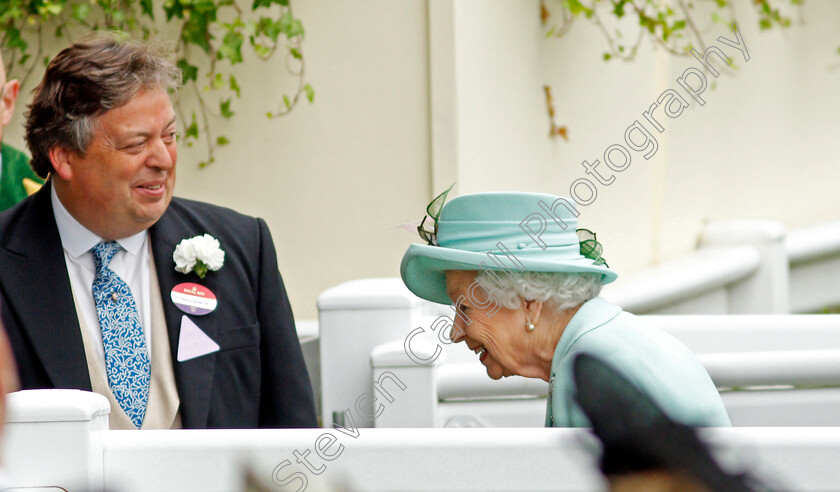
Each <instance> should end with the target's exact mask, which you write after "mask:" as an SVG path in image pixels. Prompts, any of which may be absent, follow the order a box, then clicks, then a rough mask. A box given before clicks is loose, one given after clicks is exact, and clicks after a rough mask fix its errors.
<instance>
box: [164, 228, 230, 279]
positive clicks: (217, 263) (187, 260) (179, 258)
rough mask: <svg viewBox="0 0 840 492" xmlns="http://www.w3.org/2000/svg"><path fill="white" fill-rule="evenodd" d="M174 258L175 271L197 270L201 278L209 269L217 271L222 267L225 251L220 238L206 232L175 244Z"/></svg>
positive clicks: (187, 271)
mask: <svg viewBox="0 0 840 492" xmlns="http://www.w3.org/2000/svg"><path fill="white" fill-rule="evenodd" d="M172 259H173V260H175V271H178V272H181V273H190V272H195V273H196V275H198V276H199V277H200V278H204V276H205V275H207V272H208V271H210V270H212V271H214V272H215V271H216V270H218V269H219V268H222V265H224V263H225V252H224V251H223V250H222V248H221V246H220V245H219V240H218V239H216V238H214V237H213V236H211V235H210V234H205V235H203V236H195V237H191V238H189V239H183V240H181V242H180V243H178V246H175V252H174V253H172Z"/></svg>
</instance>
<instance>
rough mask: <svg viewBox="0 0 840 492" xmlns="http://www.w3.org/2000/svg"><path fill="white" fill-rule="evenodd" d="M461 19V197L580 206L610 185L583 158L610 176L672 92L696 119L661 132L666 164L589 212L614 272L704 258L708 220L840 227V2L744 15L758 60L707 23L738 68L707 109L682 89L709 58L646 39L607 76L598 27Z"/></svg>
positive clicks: (630, 174)
mask: <svg viewBox="0 0 840 492" xmlns="http://www.w3.org/2000/svg"><path fill="white" fill-rule="evenodd" d="M458 5H459V6H460V7H461V9H462V11H463V12H464V15H462V16H461V17H460V20H461V24H460V25H459V27H460V32H461V34H463V39H459V41H460V42H461V44H460V45H458V46H457V47H456V49H457V50H458V52H459V53H463V57H462V59H461V60H460V62H461V64H460V65H459V72H458V73H459V75H460V76H461V79H460V80H459V81H458V82H459V84H458V90H457V92H458V95H459V96H460V97H459V101H458V102H459V106H458V107H459V112H458V115H457V116H458V118H459V120H458V129H459V132H460V134H462V135H464V134H466V135H468V136H467V137H462V138H461V139H460V140H459V144H460V147H459V148H458V149H457V150H458V153H459V156H460V159H459V161H458V162H459V166H460V167H459V169H458V176H459V178H460V181H459V191H460V192H476V191H487V190H503V189H514V190H528V191H543V192H551V193H556V194H560V195H569V194H570V191H569V188H570V185H571V184H572V182H573V181H574V180H575V179H577V178H580V177H588V178H590V180H592V181H593V182H594V181H595V180H594V179H592V178H591V177H590V176H587V175H586V174H585V171H584V168H583V167H582V165H581V162H582V161H583V160H588V161H589V162H594V160H595V159H599V160H600V161H601V162H602V164H601V165H600V167H599V168H598V169H599V170H602V171H605V172H606V173H605V174H606V175H608V174H610V171H609V169H607V168H606V166H605V165H604V163H603V162H604V158H603V152H604V150H605V149H606V148H607V147H609V146H610V145H612V144H616V143H620V144H622V145H624V146H625V147H626V144H625V143H624V131H625V129H626V128H627V127H628V126H629V125H630V124H632V123H633V122H634V121H635V120H637V119H638V120H640V121H642V122H643V123H645V120H644V118H643V116H642V113H643V112H644V111H645V110H647V109H648V108H649V106H650V105H651V104H652V103H653V102H654V101H655V100H656V99H657V97H658V96H659V95H660V94H661V93H662V92H663V91H664V90H666V89H669V88H670V89H676V90H677V91H678V92H679V93H680V94H681V95H682V96H683V97H685V98H686V99H688V101H689V103H690V104H691V106H690V107H689V108H688V109H686V110H685V112H684V113H683V114H682V115H681V116H680V117H678V118H676V119H669V118H666V117H663V116H661V111H662V110H661V109H660V110H659V114H660V117H659V119H660V120H663V119H664V120H666V121H663V126H664V127H665V132H664V133H662V134H659V133H656V134H655V137H656V139H657V141H658V145H659V149H658V151H657V153H656V154H655V155H654V156H653V157H652V158H651V159H650V160H645V159H644V158H642V156H641V154H640V153H637V152H634V151H632V150H631V151H630V153H631V156H632V162H631V164H630V166H629V167H628V168H627V169H626V170H624V171H623V172H620V173H612V174H614V176H615V181H614V182H613V183H612V184H610V185H609V186H603V185H598V184H597V183H596V185H597V189H598V196H597V198H596V200H595V201H594V202H593V203H592V204H591V205H588V206H581V207H580V209H581V221H580V224H581V226H582V227H589V228H592V229H593V230H595V231H596V232H598V233H599V240H601V241H602V242H603V243H604V245H605V252H604V256H605V257H606V258H607V260H608V261H609V263H610V265H611V266H612V267H614V268H616V269H617V270H618V271H619V272H625V273H626V272H628V271H632V270H636V269H639V268H642V267H644V266H647V265H650V264H654V263H656V262H658V261H661V260H663V259H668V258H672V257H674V256H678V255H680V254H683V253H685V252H687V251H689V250H691V249H693V248H694V246H695V243H696V240H697V234H698V232H699V230H700V227H701V224H702V223H703V221H704V220H706V219H725V218H733V217H761V218H772V219H778V220H781V221H782V222H784V223H785V224H786V225H788V226H789V227H797V226H801V225H806V224H811V223H818V222H822V221H827V220H832V219H834V218H836V217H837V216H838V214H840V202H838V201H837V200H836V199H835V192H834V183H836V182H837V181H838V178H840V167H838V166H837V165H836V161H837V157H836V155H837V154H838V150H840V142H838V140H837V139H836V138H834V135H833V134H834V133H836V129H837V127H838V123H840V113H838V103H840V93H839V92H838V91H837V90H836V87H837V83H838V81H839V80H840V71H838V70H837V69H838V67H840V56H838V55H837V51H836V50H837V47H838V46H840V33H838V32H837V30H836V23H835V20H836V19H837V16H838V14H840V4H836V3H832V2H829V1H827V0H809V1H808V2H806V6H805V8H804V9H802V10H801V11H794V12H792V17H793V19H794V20H798V19H800V18H801V19H803V20H804V22H803V23H795V24H794V26H793V27H792V28H790V29H789V30H784V31H783V30H780V29H773V30H770V31H766V32H761V31H759V29H758V27H757V16H756V15H755V13H754V10H753V9H751V8H748V6H746V5H744V4H740V3H739V4H738V8H737V18H738V19H739V21H740V24H739V27H740V30H741V33H742V36H743V38H744V40H745V43H746V44H747V48H748V51H749V55H750V60H749V61H745V60H744V59H743V56H742V55H741V54H740V53H739V52H738V51H737V50H735V49H733V48H730V47H727V46H725V45H723V44H722V43H720V42H718V41H717V37H718V36H725V37H727V38H729V39H735V38H734V35H733V33H732V31H731V30H727V29H726V28H725V27H724V26H722V25H720V24H712V23H711V21H709V20H707V19H708V17H706V16H705V15H699V14H698V16H697V18H698V20H700V23H699V27H700V28H701V29H702V30H703V32H704V35H705V39H706V40H707V42H709V43H710V44H714V45H716V46H718V47H721V48H722V49H723V51H724V52H725V53H726V54H728V55H729V56H731V57H732V58H733V59H734V60H735V61H736V64H737V69H736V70H730V71H729V72H728V73H724V74H722V75H721V76H720V77H719V78H717V80H716V83H715V87H714V88H711V87H710V88H708V89H707V90H706V92H705V94H704V96H705V100H706V103H705V105H704V106H702V107H701V106H699V105H698V104H697V103H695V102H694V101H693V100H692V99H690V98H689V97H688V95H687V94H686V93H685V92H684V91H683V90H682V89H681V88H680V87H679V86H678V84H677V82H676V79H677V78H678V77H679V76H680V75H682V73H683V71H684V70H686V69H687V68H689V67H699V66H700V63H699V62H698V61H697V60H695V59H694V58H693V57H687V58H686V57H674V56H671V55H668V54H666V53H665V52H664V51H663V50H661V49H659V50H654V49H653V47H652V46H651V45H650V43H649V42H647V41H645V42H644V43H643V44H642V47H641V49H640V51H639V53H638V56H637V58H636V60H635V61H633V62H630V63H624V62H621V61H617V60H614V61H611V62H603V61H602V54H603V53H604V52H605V51H606V49H607V46H606V41H605V40H604V37H603V36H602V34H601V33H600V32H599V31H598V30H597V28H596V27H595V26H593V25H592V24H589V23H587V22H585V21H583V20H578V21H577V22H576V23H575V24H574V25H573V26H572V29H571V31H570V32H569V33H568V34H567V35H566V36H565V37H563V38H561V39H553V38H551V39H548V38H545V37H544V36H543V30H542V28H541V27H540V25H539V16H538V12H539V10H538V9H539V3H538V2H537V1H532V2H518V3H515V4H514V3H511V2H504V1H489V0H488V1H483V2H479V1H473V0H463V1H462V2H459V3H458ZM549 5H551V3H550V2H549ZM432 27H433V28H434V25H433V26H432ZM456 31H457V29H456ZM628 32H633V31H632V28H631V30H629V31H628ZM456 44H457V43H456ZM434 48H435V47H434V45H433V48H432V49H433V50H434ZM433 55H434V53H433ZM433 59H434V58H433ZM707 77H708V78H709V81H710V82H711V81H712V77H711V75H707ZM543 84H550V85H551V86H552V89H553V95H554V104H555V109H556V113H557V116H556V122H557V123H558V124H559V125H566V126H567V127H568V129H569V138H570V141H569V142H565V141H563V140H561V139H553V140H551V139H549V138H548V137H547V136H546V134H547V132H548V128H549V123H548V121H549V120H548V114H547V110H546V105H545V99H544V96H543V91H542V85H543ZM648 127H649V129H651V130H652V128H651V127H650V125H648Z"/></svg>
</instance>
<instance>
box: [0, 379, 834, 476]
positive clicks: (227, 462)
mask: <svg viewBox="0 0 840 492" xmlns="http://www.w3.org/2000/svg"><path fill="white" fill-rule="evenodd" d="M68 391H69V390H39V391H36V392H22V393H18V394H13V395H11V398H10V399H9V415H10V417H9V421H10V422H9V423H8V429H7V432H6V433H5V434H4V439H3V456H2V458H3V462H4V463H5V465H6V468H7V471H8V472H9V473H10V475H11V479H12V484H13V486H15V487H19V489H16V490H36V489H37V488H39V487H44V488H46V487H61V488H63V489H66V490H78V489H82V490H115V491H123V492H135V491H149V492H154V491H171V490H179V491H203V492H207V491H226V492H229V491H235V490H241V489H242V472H243V470H244V468H246V467H247V468H250V469H251V471H252V472H253V474H254V476H255V477H256V478H257V479H258V480H260V481H262V482H263V483H265V484H266V485H268V486H269V487H270V488H272V489H276V488H279V487H281V486H285V487H286V489H288V490H298V491H302V490H313V491H315V490H327V489H328V487H330V486H335V487H336V488H337V489H339V490H348V491H356V490H358V491H393V492H397V491H408V490H411V491H425V490H429V491H438V490H459V491H493V490H497V491H542V490H602V489H604V485H605V484H604V481H603V479H602V478H601V476H600V474H599V473H598V471H597V467H596V464H597V456H595V454H594V453H596V451H595V450H596V449H597V446H596V445H595V441H594V438H593V437H592V436H591V434H590V433H589V432H588V431H587V430H584V429H363V428H353V426H349V427H347V428H345V429H294V430H203V431H143V432H135V431H110V430H105V429H107V415H106V414H103V413H102V410H103V409H105V408H107V402H106V401H105V399H104V398H102V397H100V396H99V395H96V394H93V393H83V392H71V393H75V394H73V395H68V393H67V392H68ZM36 393H41V394H36ZM68 404H69V406H70V408H67V407H68ZM103 405H104V407H103ZM48 409H51V411H47V410H48ZM388 411H390V408H389V409H388ZM50 413H52V414H53V416H52V417H50ZM27 415H30V416H33V417H32V418H27V417H26V416H27ZM71 417H72V418H71ZM50 418H55V421H51V420H49V419H50ZM701 437H702V438H703V439H705V440H707V441H708V442H709V443H710V444H711V446H712V448H713V450H714V452H715V453H716V455H717V456H718V458H719V459H720V460H721V462H722V463H723V465H724V466H725V467H726V468H727V469H729V470H730V471H741V470H747V469H748V470H752V471H753V472H754V473H756V474H758V475H760V476H763V477H767V478H770V479H772V480H773V481H775V482H777V483H780V484H782V485H783V488H784V490H799V491H811V490H813V491H817V490H820V491H823V490H836V488H837V486H838V484H840V471H838V468H837V463H838V462H840V428H830V429H825V428H798V429H789V428H752V429H744V428H740V429H739V428H733V429H704V430H702V431H701ZM286 489H284V490H286Z"/></svg>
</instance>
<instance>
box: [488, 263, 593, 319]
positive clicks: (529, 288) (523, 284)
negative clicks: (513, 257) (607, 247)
mask: <svg viewBox="0 0 840 492" xmlns="http://www.w3.org/2000/svg"><path fill="white" fill-rule="evenodd" d="M475 280H476V282H478V285H479V286H480V287H481V288H482V289H484V291H485V292H486V293H487V294H488V295H489V296H492V298H493V299H495V300H496V301H497V302H498V303H499V304H501V305H502V306H504V307H506V308H508V309H516V308H518V307H519V306H520V300H519V298H520V296H521V297H522V298H524V299H528V300H536V301H540V302H544V303H546V304H547V305H549V306H550V307H552V308H554V309H555V310H557V311H564V310H566V309H571V308H574V307H577V306H580V305H581V304H583V303H584V302H586V301H588V300H590V299H593V298H595V297H597V296H598V294H599V293H600V292H601V274H598V273H565V272H562V273H561V272H532V271H524V272H511V271H509V272H492V273H491V271H489V270H484V271H480V272H478V274H477V275H476V277H475Z"/></svg>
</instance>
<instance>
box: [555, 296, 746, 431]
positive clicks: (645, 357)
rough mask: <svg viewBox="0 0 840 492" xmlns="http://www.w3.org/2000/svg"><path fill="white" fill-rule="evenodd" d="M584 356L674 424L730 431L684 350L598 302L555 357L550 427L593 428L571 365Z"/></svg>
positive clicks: (575, 320) (580, 316)
mask: <svg viewBox="0 0 840 492" xmlns="http://www.w3.org/2000/svg"><path fill="white" fill-rule="evenodd" d="M582 352H586V353H589V354H592V355H594V356H597V357H600V358H601V359H603V360H604V362H606V363H608V364H610V365H611V366H613V367H614V368H615V369H617V370H618V371H620V372H621V373H622V374H624V375H625V376H627V377H628V379H630V381H631V382H633V383H634V384H635V385H636V386H637V387H638V388H639V389H641V390H642V391H644V392H645V393H646V394H647V395H648V396H650V397H651V398H653V400H654V401H655V402H656V403H657V404H659V406H660V407H661V408H662V410H663V411H664V412H665V413H666V414H668V416H670V417H671V418H673V419H674V420H677V421H679V422H682V423H684V424H688V425H692V426H698V427H728V426H730V425H731V423H730V422H729V416H728V415H727V413H726V409H725V408H724V406H723V401H721V399H720V394H719V393H718V391H717V389H716V388H715V385H714V383H713V382H712V379H711V378H710V377H709V374H708V373H707V372H706V369H705V368H704V367H703V365H702V364H701V363H700V361H699V360H698V359H697V357H696V356H695V355H694V354H693V353H692V352H691V351H690V350H689V349H688V348H687V347H686V346H685V345H683V344H682V343H680V342H679V341H678V340H677V339H676V338H674V337H673V336H671V335H669V334H667V333H665V332H663V331H661V330H658V329H653V328H650V327H645V326H644V325H643V323H642V322H641V321H640V320H639V318H637V317H636V316H634V315H632V314H630V313H626V312H624V311H622V310H621V308H620V307H618V306H616V305H614V304H610V303H609V302H607V301H606V300H604V299H602V298H600V297H596V298H594V299H592V300H590V301H588V302H586V303H585V304H584V305H583V306H581V308H580V309H579V310H578V312H577V313H575V315H574V317H572V319H571V320H570V321H569V324H568V325H567V326H566V329H565V330H564V331H563V335H562V336H561V337H560V342H559V343H558V344H557V348H556V349H555V351H554V358H553V360H552V362H551V380H550V381H551V384H550V387H549V399H548V411H547V413H546V418H545V421H546V426H547V427H552V426H553V427H588V426H589V420H588V419H587V418H586V416H585V415H584V414H583V411H582V410H581V409H580V408H579V407H578V406H577V404H576V403H575V402H574V390H575V384H574V379H573V377H572V363H573V361H574V358H575V355H576V354H579V353H582Z"/></svg>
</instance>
